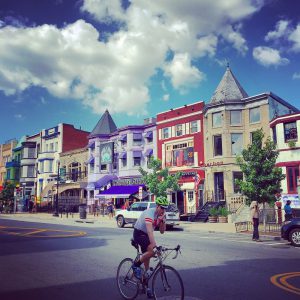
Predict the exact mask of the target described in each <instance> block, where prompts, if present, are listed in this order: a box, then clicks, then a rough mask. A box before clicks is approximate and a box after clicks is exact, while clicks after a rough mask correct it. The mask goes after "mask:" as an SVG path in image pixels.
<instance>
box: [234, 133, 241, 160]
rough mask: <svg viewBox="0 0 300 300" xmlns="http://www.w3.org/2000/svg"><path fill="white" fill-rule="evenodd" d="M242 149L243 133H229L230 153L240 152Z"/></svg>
mask: <svg viewBox="0 0 300 300" xmlns="http://www.w3.org/2000/svg"><path fill="white" fill-rule="evenodd" d="M242 150H243V134H242V133H232V134H231V154H232V155H237V154H240V153H241V152H242Z"/></svg>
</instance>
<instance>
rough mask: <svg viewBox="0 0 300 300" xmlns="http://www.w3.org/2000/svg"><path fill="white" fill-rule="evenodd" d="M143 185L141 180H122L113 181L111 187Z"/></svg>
mask: <svg viewBox="0 0 300 300" xmlns="http://www.w3.org/2000/svg"><path fill="white" fill-rule="evenodd" d="M139 184H144V182H143V180H142V178H124V179H116V180H113V185H139Z"/></svg>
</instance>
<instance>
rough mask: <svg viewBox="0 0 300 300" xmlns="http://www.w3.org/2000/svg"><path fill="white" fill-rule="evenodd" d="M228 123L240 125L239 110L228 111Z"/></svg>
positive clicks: (240, 114) (240, 113) (240, 115)
mask: <svg viewBox="0 0 300 300" xmlns="http://www.w3.org/2000/svg"><path fill="white" fill-rule="evenodd" d="M230 125H232V126H236V125H242V112H241V111H240V110H231V111H230Z"/></svg>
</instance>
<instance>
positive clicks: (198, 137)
mask: <svg viewBox="0 0 300 300" xmlns="http://www.w3.org/2000/svg"><path fill="white" fill-rule="evenodd" d="M203 107H204V102H202V101H201V102H197V103H194V104H189V105H184V106H183V107H179V108H174V109H170V110H169V111H166V112H162V113H159V114H158V115H157V133H158V134H157V156H158V158H159V159H160V160H161V161H162V166H163V167H168V168H169V170H170V173H176V172H181V173H182V176H181V179H180V181H179V184H180V187H181V190H180V191H178V192H176V193H173V194H172V202H174V203H176V204H177V206H178V208H179V210H180V213H181V214H191V213H196V211H197V209H198V207H199V206H202V205H203V186H204V185H203V183H204V177H205V172H204V170H203V168H202V167H201V166H203V164H204V141H203V112H202V111H203Z"/></svg>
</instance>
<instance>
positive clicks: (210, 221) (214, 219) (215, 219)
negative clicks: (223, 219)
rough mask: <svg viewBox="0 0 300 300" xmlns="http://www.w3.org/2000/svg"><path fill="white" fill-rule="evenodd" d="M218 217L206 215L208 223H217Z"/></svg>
mask: <svg viewBox="0 0 300 300" xmlns="http://www.w3.org/2000/svg"><path fill="white" fill-rule="evenodd" d="M217 222H218V217H217V216H209V217H208V223H217Z"/></svg>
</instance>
